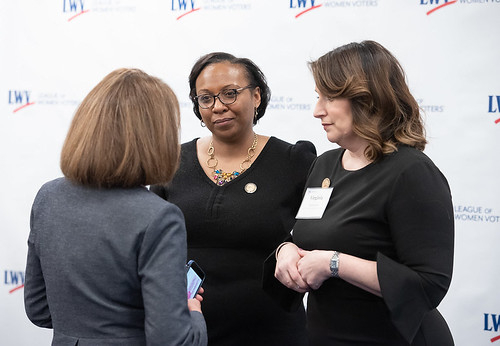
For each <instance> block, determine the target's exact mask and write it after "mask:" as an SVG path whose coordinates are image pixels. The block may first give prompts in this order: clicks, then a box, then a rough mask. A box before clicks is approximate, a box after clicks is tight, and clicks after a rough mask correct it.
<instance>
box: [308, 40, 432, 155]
mask: <svg viewBox="0 0 500 346" xmlns="http://www.w3.org/2000/svg"><path fill="white" fill-rule="evenodd" d="M309 66H310V68H311V71H312V74H313V77H314V80H315V82H316V87H317V88H318V90H319V91H320V92H321V93H322V94H324V95H325V96H327V97H329V98H335V97H342V98H346V99H348V100H350V103H351V109H352V117H353V132H354V133H355V134H357V135H358V136H360V137H361V138H363V139H365V140H367V141H368V147H367V148H366V150H365V156H366V157H367V158H368V159H369V160H372V161H377V160H379V159H380V158H381V157H382V156H383V155H385V154H389V153H392V152H394V151H395V150H397V147H398V145H400V144H404V145H408V146H411V147H414V148H416V149H418V150H421V151H423V150H424V148H425V145H426V144H427V141H426V139H425V129H424V125H423V120H422V117H421V115H420V108H419V106H418V103H417V101H416V100H415V98H414V97H413V95H412V94H411V93H410V90H409V88H408V85H407V83H406V76H405V73H404V70H403V68H402V67H401V65H400V64H399V62H398V61H397V59H396V58H395V57H394V56H393V55H392V54H391V53H390V52H389V51H388V50H387V49H385V48H384V47H383V46H382V45H381V44H379V43H377V42H374V41H363V42H361V43H356V42H353V43H349V44H347V45H344V46H341V47H338V48H336V49H334V50H332V51H330V52H328V53H327V54H325V55H323V56H322V57H320V58H319V59H317V60H316V61H313V62H310V63H309Z"/></svg>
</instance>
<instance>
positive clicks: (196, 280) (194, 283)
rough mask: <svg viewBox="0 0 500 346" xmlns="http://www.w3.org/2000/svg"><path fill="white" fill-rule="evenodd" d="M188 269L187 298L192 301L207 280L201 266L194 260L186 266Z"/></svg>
mask: <svg viewBox="0 0 500 346" xmlns="http://www.w3.org/2000/svg"><path fill="white" fill-rule="evenodd" d="M186 268H187V297H188V299H192V298H194V297H196V294H197V293H198V290H199V289H200V287H201V284H202V283H203V281H204V280H205V273H204V272H203V270H201V268H200V266H199V265H198V264H197V263H196V262H195V261H193V260H190V261H189V262H188V263H187V264H186Z"/></svg>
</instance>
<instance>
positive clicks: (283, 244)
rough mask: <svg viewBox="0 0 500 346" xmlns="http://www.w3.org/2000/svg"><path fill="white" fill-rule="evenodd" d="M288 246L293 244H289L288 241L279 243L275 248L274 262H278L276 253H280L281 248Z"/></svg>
mask: <svg viewBox="0 0 500 346" xmlns="http://www.w3.org/2000/svg"><path fill="white" fill-rule="evenodd" d="M288 244H293V243H291V242H289V241H285V242H283V243H281V244H280V245H278V247H277V248H276V252H275V253H274V255H275V258H276V260H278V253H279V252H280V250H281V249H282V248H283V246H285V245H288Z"/></svg>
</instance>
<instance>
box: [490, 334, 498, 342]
mask: <svg viewBox="0 0 500 346" xmlns="http://www.w3.org/2000/svg"><path fill="white" fill-rule="evenodd" d="M497 340H500V335H499V336H495V337H494V338H493V339H491V342H495V341H497Z"/></svg>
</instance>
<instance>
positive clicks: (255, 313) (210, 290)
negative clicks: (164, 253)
mask: <svg viewBox="0 0 500 346" xmlns="http://www.w3.org/2000/svg"><path fill="white" fill-rule="evenodd" d="M196 141H197V140H196V139H195V140H193V141H191V142H188V143H185V144H183V145H182V151H181V152H182V154H181V163H180V168H179V170H178V172H177V173H176V175H175V177H174V179H173V181H172V182H171V184H170V185H169V186H168V187H167V188H161V187H158V186H153V187H152V188H151V190H152V191H154V192H155V193H157V194H158V195H160V196H162V197H163V198H166V199H167V200H168V201H170V202H172V203H174V204H176V205H178V206H179V207H180V208H181V210H182V212H183V213H184V216H185V219H186V229H187V235H188V237H187V240H188V258H189V259H194V260H195V261H196V262H197V263H198V264H199V265H200V266H201V267H202V269H203V270H204V271H205V273H206V280H205V283H204V284H203V288H204V289H205V293H204V294H203V298H204V300H203V303H202V310H203V315H204V316H205V319H206V322H207V330H208V336H209V345H231V346H234V345H304V344H306V333H305V313H304V309H303V308H301V309H299V311H296V312H287V311H285V310H284V309H282V308H281V307H279V306H278V305H277V304H276V303H275V302H274V301H273V300H272V299H271V298H269V296H268V295H267V294H266V293H265V292H264V291H263V290H262V283H261V280H262V267H263V262H264V260H265V259H266V257H267V256H268V255H269V254H270V253H271V252H273V250H274V249H275V248H276V247H277V246H278V245H279V244H280V243H281V242H282V241H283V239H285V238H286V237H287V236H288V235H289V233H290V230H291V229H292V227H293V224H294V222H295V215H296V213H297V210H298V207H299V205H300V202H301V199H302V191H303V188H304V184H305V181H306V178H307V173H308V171H309V167H310V165H311V163H312V161H313V160H314V159H315V158H316V150H315V148H314V146H313V144H312V143H310V142H307V141H300V142H297V144H296V145H291V144H289V143H286V142H284V141H282V140H279V139H277V138H275V137H271V138H269V141H268V142H267V144H266V146H265V147H264V149H263V150H262V152H261V153H260V155H259V156H258V157H257V158H256V159H255V161H254V162H253V163H252V165H251V167H250V168H249V169H248V170H246V171H245V172H244V173H243V174H241V175H240V176H239V177H238V178H236V179H235V180H233V181H231V182H228V183H226V184H225V185H223V186H217V185H216V184H215V183H214V182H213V180H211V179H210V178H209V177H207V175H206V174H205V172H204V171H203V169H202V167H201V166H200V163H199V161H198V158H197V154H196ZM251 183H253V184H255V186H256V188H257V189H256V191H255V192H253V193H248V192H246V191H245V186H247V184H251Z"/></svg>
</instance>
